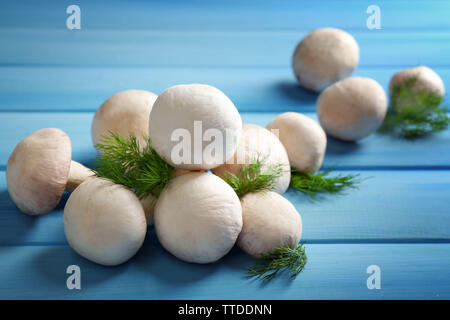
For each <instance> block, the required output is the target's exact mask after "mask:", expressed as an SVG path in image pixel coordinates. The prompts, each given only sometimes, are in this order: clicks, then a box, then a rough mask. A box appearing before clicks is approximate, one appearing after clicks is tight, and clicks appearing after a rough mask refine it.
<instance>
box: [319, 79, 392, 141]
mask: <svg viewBox="0 0 450 320" xmlns="http://www.w3.org/2000/svg"><path fill="white" fill-rule="evenodd" d="M386 111H387V100H386V94H385V93H384V90H383V88H382V87H381V86H380V85H379V84H378V82H376V81H375V80H372V79H369V78H360V77H352V78H347V79H344V80H341V81H339V82H336V83H335V84H333V85H331V86H330V87H328V88H326V89H325V90H324V91H323V92H322V93H321V94H320V96H319V99H318V100H317V115H318V117H319V121H320V124H321V125H322V127H323V128H324V129H325V132H326V133H328V134H329V135H331V136H333V137H335V138H338V139H341V140H346V141H355V140H359V139H362V138H365V137H367V136H368V135H370V134H372V133H373V132H375V130H377V128H378V127H379V126H380V125H381V123H382V122H383V120H384V117H385V116H386Z"/></svg>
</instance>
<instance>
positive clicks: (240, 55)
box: [0, 27, 450, 68]
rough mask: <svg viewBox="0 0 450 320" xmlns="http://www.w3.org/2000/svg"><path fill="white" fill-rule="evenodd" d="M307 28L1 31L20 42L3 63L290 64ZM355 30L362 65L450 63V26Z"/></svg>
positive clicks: (0, 56) (0, 57)
mask: <svg viewBox="0 0 450 320" xmlns="http://www.w3.org/2000/svg"><path fill="white" fill-rule="evenodd" d="M308 32H309V31H282V32H281V31H262V32H260V31H241V32H237V31H154V30H137V31H134V30H132V31H128V30H116V31H112V30H90V29H89V28H86V29H81V30H79V31H72V32H71V31H69V30H66V29H64V27H62V28H60V29H20V28H18V29H2V30H0V39H2V42H4V43H14V45H11V46H4V47H2V50H1V51H0V64H24V65H62V66H67V65H71V66H111V65H114V66H139V67H142V66H159V67H172V68H173V67H243V68H248V67H288V66H290V65H291V58H292V53H293V51H294V49H295V47H296V45H297V43H298V42H299V41H300V40H301V39H302V38H303V37H304V36H305V35H306V34H307V33H308ZM351 34H352V35H353V36H354V37H355V39H356V41H357V42H358V44H359V46H360V53H361V55H360V63H359V66H361V67H366V66H397V67H398V66H414V65H417V64H425V65H429V66H432V67H439V66H443V65H445V66H448V65H449V64H448V61H446V60H443V59H442V58H441V57H445V56H449V55H450V30H449V31H447V30H439V31H420V30H419V31H414V32H410V33H405V32H399V31H392V30H389V29H386V30H384V29H383V30H375V31H354V32H353V31H352V32H351ZM388 48H389V49H388ZM30 52H32V53H33V54H30ZM436 52H439V54H438V55H437V54H436ZM411 53H414V54H411Z"/></svg>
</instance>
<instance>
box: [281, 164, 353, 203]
mask: <svg viewBox="0 0 450 320" xmlns="http://www.w3.org/2000/svg"><path fill="white" fill-rule="evenodd" d="M329 174H330V171H323V172H318V173H304V172H300V171H297V170H295V169H293V170H292V171H291V183H290V185H291V187H292V188H294V189H297V190H300V191H302V192H304V193H306V194H308V195H310V196H312V197H314V196H315V195H316V194H317V193H339V192H341V191H342V190H343V189H344V188H356V187H357V186H356V184H357V183H359V182H360V179H359V174H348V175H340V174H339V175H335V176H333V177H328V175H329Z"/></svg>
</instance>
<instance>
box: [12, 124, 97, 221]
mask: <svg viewBox="0 0 450 320" xmlns="http://www.w3.org/2000/svg"><path fill="white" fill-rule="evenodd" d="M71 153H72V148H71V144H70V139H69V137H68V136H67V135H66V134H65V133H64V132H63V131H61V130H59V129H56V128H45V129H41V130H38V131H35V132H33V133H32V134H30V135H29V136H27V137H25V138H24V139H23V140H22V141H20V142H19V144H18V145H17V146H16V148H15V149H14V151H13V153H12V154H11V156H10V157H9V160H8V165H7V167H6V182H7V186H8V192H9V194H10V196H11V199H12V200H13V201H14V203H15V204H16V205H17V207H18V208H19V209H20V210H21V211H22V212H24V213H26V214H29V215H43V214H46V213H49V212H50V211H52V210H53V209H54V208H55V207H56V205H57V204H58V203H59V200H60V199H61V196H62V194H63V192H64V189H65V188H66V187H67V189H68V190H69V191H70V190H73V189H75V188H76V187H77V186H78V185H79V184H80V183H81V182H82V181H84V180H85V179H86V178H87V177H88V176H91V175H93V174H94V173H93V172H92V171H91V170H89V169H88V168H86V167H84V166H83V165H81V164H79V163H78V162H75V161H72V160H71V158H72V154H71Z"/></svg>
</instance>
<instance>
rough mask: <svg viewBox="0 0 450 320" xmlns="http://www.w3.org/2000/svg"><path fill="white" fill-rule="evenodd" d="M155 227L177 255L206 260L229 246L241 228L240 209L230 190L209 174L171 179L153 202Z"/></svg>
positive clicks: (159, 235) (161, 240)
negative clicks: (154, 204)
mask: <svg viewBox="0 0 450 320" xmlns="http://www.w3.org/2000/svg"><path fill="white" fill-rule="evenodd" d="M154 219H155V230H156V234H157V236H158V239H159V241H160V242H161V244H162V245H163V247H164V248H165V249H166V250H168V251H169V252H171V253H172V254H173V255H174V256H176V257H177V258H179V259H181V260H184V261H187V262H195V263H210V262H214V261H216V260H219V259H220V258H222V257H223V256H224V255H225V254H227V253H228V251H230V249H231V248H232V247H233V245H234V243H235V242H236V239H237V237H238V235H239V233H240V232H241V229H242V208H241V203H240V201H239V198H238V196H237V195H236V193H235V192H234V190H233V189H232V188H231V187H230V186H229V185H228V184H227V183H226V182H225V181H223V180H222V179H220V178H219V177H217V176H215V175H213V174H211V173H207V172H204V173H199V172H193V173H188V174H184V175H182V176H179V177H177V178H175V179H173V180H172V181H171V182H170V184H169V185H168V187H167V188H166V189H164V190H163V192H162V193H161V195H160V196H159V199H158V201H157V202H156V206H155V212H154Z"/></svg>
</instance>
